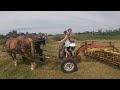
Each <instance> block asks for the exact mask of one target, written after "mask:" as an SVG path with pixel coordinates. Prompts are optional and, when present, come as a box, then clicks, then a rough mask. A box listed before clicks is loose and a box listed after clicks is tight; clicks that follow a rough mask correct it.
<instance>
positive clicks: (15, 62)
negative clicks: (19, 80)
mask: <svg viewBox="0 0 120 90" xmlns="http://www.w3.org/2000/svg"><path fill="white" fill-rule="evenodd" d="M13 56H14V64H15V67H17V66H18V64H17V59H16V53H14V54H13Z"/></svg>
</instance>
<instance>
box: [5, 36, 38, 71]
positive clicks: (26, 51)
mask: <svg viewBox="0 0 120 90" xmlns="http://www.w3.org/2000/svg"><path fill="white" fill-rule="evenodd" d="M4 49H5V51H7V53H8V54H9V55H10V56H11V57H12V59H13V60H14V65H15V66H17V59H16V54H20V55H22V56H23V57H25V58H27V60H29V61H30V63H31V70H34V69H35V66H36V62H35V60H34V55H35V54H34V53H35V50H34V44H33V40H32V38H30V37H27V36H25V35H18V36H16V37H9V38H7V39H6V41H5V43H4Z"/></svg>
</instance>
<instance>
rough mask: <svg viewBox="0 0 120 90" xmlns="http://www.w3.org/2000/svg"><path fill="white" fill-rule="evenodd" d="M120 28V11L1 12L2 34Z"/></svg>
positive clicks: (0, 25) (0, 24) (55, 32)
mask: <svg viewBox="0 0 120 90" xmlns="http://www.w3.org/2000/svg"><path fill="white" fill-rule="evenodd" d="M118 27H120V11H0V34H7V33H8V32H9V31H12V30H14V29H15V30H17V31H18V32H27V31H28V32H31V33H34V32H35V33H38V32H44V33H49V34H58V33H63V31H64V30H66V29H68V28H72V29H73V30H74V32H84V31H93V30H94V31H97V30H98V29H100V28H102V29H113V28H118Z"/></svg>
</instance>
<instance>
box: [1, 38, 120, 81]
mask: <svg viewBox="0 0 120 90" xmlns="http://www.w3.org/2000/svg"><path fill="white" fill-rule="evenodd" d="M96 41H97V42H99V43H100V44H103V43H104V44H106V43H105V42H108V41H109V40H96ZM111 41H114V42H115V45H116V47H117V48H119V49H120V41H119V40H111ZM102 42H103V43H102ZM0 43H2V41H1V40H0ZM80 44H81V42H80V41H77V48H76V49H78V47H79V46H80ZM43 49H44V50H45V51H44V54H45V55H48V56H53V57H56V58H50V59H48V60H47V62H46V63H40V62H38V66H37V68H36V70H34V71H31V70H30V64H29V63H28V62H24V61H22V60H21V57H20V56H18V61H19V62H18V63H19V66H18V67H14V64H13V61H12V59H11V58H10V57H9V56H8V54H7V53H6V52H2V51H1V50H2V46H1V45H0V79H120V67H117V66H114V65H111V64H107V63H103V62H100V61H98V60H92V59H88V58H85V57H84V56H82V55H81V56H82V59H81V62H80V63H78V71H77V72H74V73H67V74H66V73H63V72H62V71H61V69H60V63H58V62H57V60H58V58H57V57H58V41H54V40H53V39H52V38H49V43H48V44H47V45H46V46H44V47H43Z"/></svg>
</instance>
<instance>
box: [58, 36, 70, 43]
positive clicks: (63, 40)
mask: <svg viewBox="0 0 120 90" xmlns="http://www.w3.org/2000/svg"><path fill="white" fill-rule="evenodd" d="M67 38H68V36H67V35H65V37H64V39H62V40H61V41H60V42H59V43H63V42H65V41H66V39H67Z"/></svg>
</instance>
